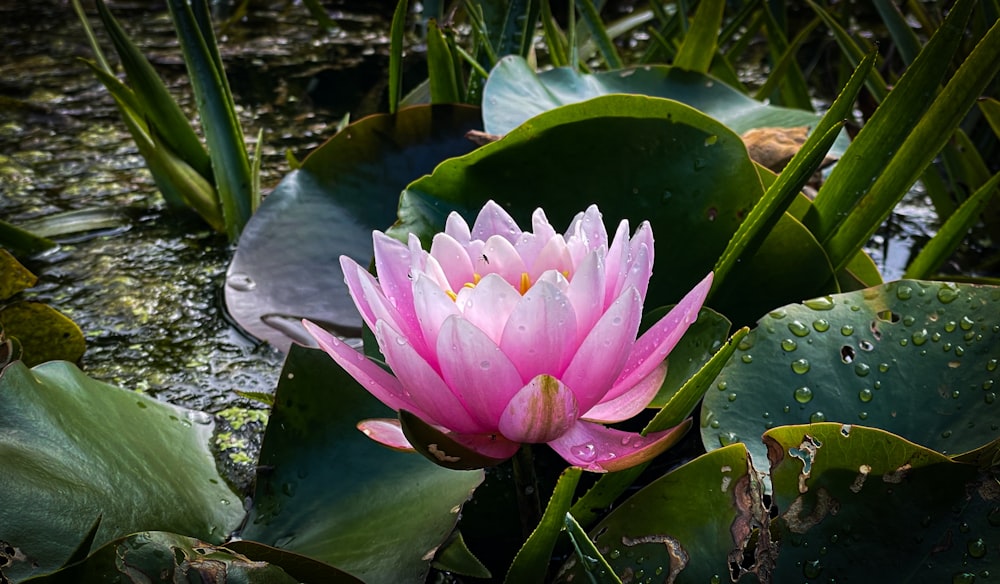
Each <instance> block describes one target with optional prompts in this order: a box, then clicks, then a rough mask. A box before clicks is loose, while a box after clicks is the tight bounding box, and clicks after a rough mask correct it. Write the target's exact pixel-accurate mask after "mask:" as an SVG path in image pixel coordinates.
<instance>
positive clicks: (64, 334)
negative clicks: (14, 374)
mask: <svg viewBox="0 0 1000 584" xmlns="http://www.w3.org/2000/svg"><path fill="white" fill-rule="evenodd" d="M0 329H2V330H3V333H4V336H6V337H9V338H15V339H17V340H18V342H19V343H20V344H21V350H22V351H23V355H22V357H21V359H22V360H23V361H24V363H25V365H27V366H28V367H34V366H35V365H40V364H42V363H45V362H46V361H56V360H60V361H69V362H71V363H75V362H76V361H79V360H80V357H82V356H83V351H84V350H85V349H86V341H85V340H84V338H83V331H81V330H80V327H78V326H77V325H76V323H75V322H73V321H72V320H70V319H69V318H68V317H67V316H66V315H64V314H63V313H61V312H59V311H58V310H56V309H55V308H52V307H51V306H49V305H47V304H42V303H41V302H15V303H14V304H9V305H7V306H4V307H2V308H0Z"/></svg>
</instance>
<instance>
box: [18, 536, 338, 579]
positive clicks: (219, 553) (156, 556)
mask: <svg viewBox="0 0 1000 584" xmlns="http://www.w3.org/2000/svg"><path fill="white" fill-rule="evenodd" d="M126 581H131V582H246V583H247V584H296V583H297V582H300V581H301V580H298V579H297V578H293V577H292V575H291V574H289V573H287V572H285V571H284V570H282V569H281V568H280V567H278V566H275V565H272V564H267V563H265V562H260V561H254V560H253V559H251V558H248V557H246V556H244V555H242V554H240V553H239V552H234V551H233V550H231V549H229V547H228V546H226V547H217V546H213V545H209V544H206V543H205V542H203V541H199V540H198V539H196V538H192V537H185V536H182V535H177V534H173V533H165V532H160V531H146V532H142V533H135V534H132V535H129V536H127V537H123V538H119V539H117V540H115V541H113V542H109V543H107V544H105V545H104V546H102V547H101V548H100V549H98V550H97V551H96V552H94V554H93V555H91V556H90V557H89V558H87V559H86V560H85V561H83V562H80V563H77V564H74V565H72V566H69V567H67V568H64V569H62V570H59V571H58V572H56V573H54V574H50V575H48V576H43V577H41V578H33V579H32V580H31V582H38V583H40V584H61V583H66V584H75V583H78V582H126ZM324 581H325V582H352V581H353V582H357V580H324Z"/></svg>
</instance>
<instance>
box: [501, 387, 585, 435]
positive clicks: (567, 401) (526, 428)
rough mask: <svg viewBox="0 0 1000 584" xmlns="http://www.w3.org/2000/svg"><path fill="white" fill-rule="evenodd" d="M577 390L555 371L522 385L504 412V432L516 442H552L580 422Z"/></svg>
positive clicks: (502, 429)
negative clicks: (569, 386) (556, 374)
mask: <svg viewBox="0 0 1000 584" xmlns="http://www.w3.org/2000/svg"><path fill="white" fill-rule="evenodd" d="M578 415H579V412H578V410H577V405H576V399H575V398H574V397H573V392H572V391H570V389H569V388H568V387H566V386H565V385H563V384H562V382H561V381H559V380H558V379H556V378H555V377H552V376H551V375H539V376H537V377H535V378H534V379H532V380H531V381H530V382H529V383H528V384H527V385H525V386H524V387H522V388H521V390H520V391H518V392H517V393H516V394H514V397H513V398H512V399H511V400H510V403H508V404H507V407H506V408H504V410H503V415H501V416H500V425H499V428H500V432H501V433H502V434H503V435H504V436H506V437H507V438H508V439H510V440H513V441H514V442H528V443H532V444H534V443H538V442H548V441H550V440H555V439H556V438H558V437H560V436H562V435H563V434H565V433H566V432H567V431H569V429H570V427H571V426H572V425H573V424H575V423H576V419H577V416H578Z"/></svg>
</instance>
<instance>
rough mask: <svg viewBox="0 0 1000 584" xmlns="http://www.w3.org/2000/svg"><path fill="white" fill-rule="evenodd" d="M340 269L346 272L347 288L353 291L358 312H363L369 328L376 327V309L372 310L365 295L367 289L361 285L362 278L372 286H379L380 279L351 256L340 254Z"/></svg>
mask: <svg viewBox="0 0 1000 584" xmlns="http://www.w3.org/2000/svg"><path fill="white" fill-rule="evenodd" d="M340 269H341V271H343V272H344V282H345V283H346V284H347V290H348V291H349V292H350V293H351V298H353V299H354V305H355V306H357V307H358V312H360V313H361V318H363V319H364V320H365V324H367V325H368V328H371V329H374V328H375V320H376V317H375V311H374V310H372V307H371V304H370V303H369V301H368V298H367V297H366V295H365V289H364V287H363V286H362V285H361V280H362V279H365V278H366V279H368V280H369V283H370V284H371V287H372V288H376V289H377V288H378V281H376V280H375V277H374V276H372V275H371V274H369V273H368V270H366V269H364V268H362V267H361V266H359V265H358V263H357V262H356V261H354V260H352V259H351V258H349V257H347V256H345V255H342V256H340Z"/></svg>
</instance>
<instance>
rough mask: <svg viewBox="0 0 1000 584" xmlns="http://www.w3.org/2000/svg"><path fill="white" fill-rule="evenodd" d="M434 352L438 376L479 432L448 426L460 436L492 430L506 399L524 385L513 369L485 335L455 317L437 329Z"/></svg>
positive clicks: (505, 404)
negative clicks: (459, 397)
mask: <svg viewBox="0 0 1000 584" xmlns="http://www.w3.org/2000/svg"><path fill="white" fill-rule="evenodd" d="M437 353H438V358H439V359H440V362H441V375H442V376H443V377H444V380H445V382H447V384H448V385H449V386H450V387H451V388H452V390H453V391H455V393H458V394H461V395H462V397H463V399H464V401H465V404H466V407H467V408H468V410H469V412H470V413H471V414H472V415H473V416H474V417H475V419H476V420H477V421H478V422H479V427H480V430H479V431H478V432H469V431H468V430H461V429H459V428H455V427H453V426H451V425H448V427H449V428H451V429H453V430H455V431H456V432H462V433H489V432H492V431H494V430H495V429H496V427H497V422H498V421H499V420H500V414H501V413H502V412H503V409H504V408H505V407H506V406H507V403H508V402H510V398H511V397H513V396H514V394H515V393H516V392H517V391H518V390H519V389H521V387H523V386H524V383H523V382H522V381H521V375H520V374H519V373H518V372H517V368H515V367H514V364H513V363H511V362H510V359H508V358H507V356H506V355H504V354H503V351H501V350H500V347H498V346H497V345H496V343H494V342H493V341H492V340H491V339H490V338H489V337H488V336H487V335H486V333H484V332H483V331H481V330H479V329H478V328H476V327H475V326H474V325H472V324H471V323H470V322H468V321H467V320H465V319H463V318H461V317H457V316H456V317H451V318H449V319H447V320H446V321H444V324H443V325H442V326H441V333H440V334H439V335H438V343H437Z"/></svg>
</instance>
